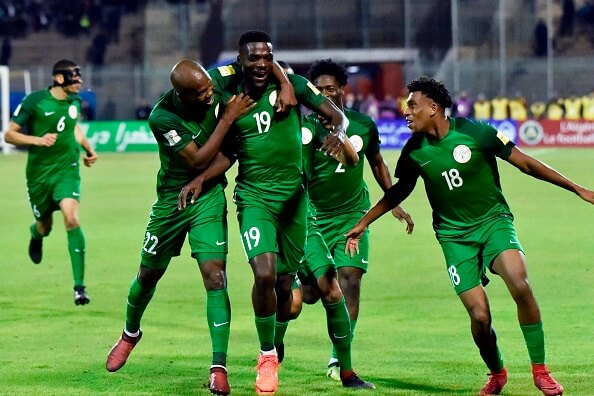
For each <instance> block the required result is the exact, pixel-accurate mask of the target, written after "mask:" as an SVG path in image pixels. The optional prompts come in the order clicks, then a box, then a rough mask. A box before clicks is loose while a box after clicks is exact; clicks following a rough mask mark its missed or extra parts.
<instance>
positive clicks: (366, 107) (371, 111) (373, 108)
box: [359, 92, 379, 120]
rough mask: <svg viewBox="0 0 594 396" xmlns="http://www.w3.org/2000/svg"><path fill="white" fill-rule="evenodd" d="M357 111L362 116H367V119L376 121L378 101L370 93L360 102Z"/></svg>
mask: <svg viewBox="0 0 594 396" xmlns="http://www.w3.org/2000/svg"><path fill="white" fill-rule="evenodd" d="M359 111H360V112H361V113H363V114H367V115H368V116H369V117H371V118H373V119H374V120H377V119H378V117H379V101H378V100H377V99H376V98H375V95H374V94H373V93H372V92H370V93H369V94H368V95H367V96H366V97H365V99H363V101H362V102H361V107H360V108H359Z"/></svg>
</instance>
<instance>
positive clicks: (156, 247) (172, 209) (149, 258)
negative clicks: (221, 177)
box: [140, 186, 228, 270]
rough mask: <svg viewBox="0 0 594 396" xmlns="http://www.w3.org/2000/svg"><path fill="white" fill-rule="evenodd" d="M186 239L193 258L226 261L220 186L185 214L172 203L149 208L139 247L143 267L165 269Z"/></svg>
mask: <svg viewBox="0 0 594 396" xmlns="http://www.w3.org/2000/svg"><path fill="white" fill-rule="evenodd" d="M186 235H188V240H189V242H190V249H191V252H192V257H194V258H195V259H196V260H198V262H199V263H202V262H204V261H206V260H225V259H226V257H227V237H228V235H227V200H226V199H225V194H224V192H223V188H222V187H221V186H216V187H214V188H213V189H212V190H211V191H210V192H209V193H208V194H206V195H204V196H202V197H200V198H199V199H198V200H197V201H196V202H195V203H194V204H193V205H188V206H187V207H186V208H185V209H184V210H178V209H177V203H176V202H175V201H171V200H167V202H164V201H159V200H157V202H155V203H154V204H153V206H152V208H151V213H150V216H149V222H148V224H147V226H146V231H145V237H144V243H143V245H142V251H141V259H140V262H141V264H142V265H144V266H146V267H149V268H154V269H163V270H164V269H166V268H167V266H168V265H169V262H170V261H171V258H172V257H175V256H179V255H180V252H181V249H182V247H183V244H184V241H185V240H186Z"/></svg>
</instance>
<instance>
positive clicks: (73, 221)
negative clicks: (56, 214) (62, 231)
mask: <svg viewBox="0 0 594 396" xmlns="http://www.w3.org/2000/svg"><path fill="white" fill-rule="evenodd" d="M64 225H65V226H66V229H67V230H74V229H75V228H78V227H80V222H79V221H78V218H77V217H76V216H70V215H69V216H64Z"/></svg>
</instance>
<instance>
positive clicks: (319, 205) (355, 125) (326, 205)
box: [303, 109, 380, 217]
mask: <svg viewBox="0 0 594 396" xmlns="http://www.w3.org/2000/svg"><path fill="white" fill-rule="evenodd" d="M344 114H345V115H346V117H347V118H348V120H349V126H348V128H347V130H346V134H347V136H348V138H349V140H350V141H351V143H352V144H353V146H354V147H355V150H357V153H359V156H360V157H363V156H362V154H365V156H366V157H369V158H372V157H375V155H376V154H377V153H379V150H380V140H379V133H378V130H377V127H376V125H375V122H373V120H372V119H371V117H368V116H366V115H364V114H361V113H359V112H356V111H353V110H350V109H345V110H344ZM303 128H304V130H303V136H304V138H303V144H304V150H307V152H308V153H309V156H310V158H311V163H308V161H309V159H308V158H306V159H305V160H304V167H305V168H306V174H307V176H308V183H309V184H308V191H309V198H310V200H311V202H312V204H313V205H314V206H315V207H316V209H317V212H318V216H321V217H323V216H331V215H333V214H336V213H346V212H360V211H366V210H369V207H370V206H371V203H370V200H369V191H368V189H367V185H366V184H365V181H364V180H363V168H364V167H365V161H363V160H361V161H359V163H358V164H357V165H354V166H345V165H342V164H341V163H340V162H338V161H336V159H334V158H332V157H330V156H328V155H326V154H325V153H323V152H322V151H319V150H315V148H318V147H319V146H320V145H321V141H322V139H323V138H324V136H325V135H326V134H327V133H328V132H327V130H326V128H324V126H322V124H321V123H320V122H319V121H318V117H317V116H316V115H315V114H312V115H310V116H308V117H306V121H305V122H304V123H303ZM310 128H311V131H310V130H309V129H310ZM310 133H311V136H312V137H311V139H309V137H308V136H309V134H310ZM308 140H311V141H312V142H313V147H311V148H309V149H305V147H306V146H312V144H310V143H309V142H308V143H307V144H306V142H307V141H308ZM304 152H306V151H304ZM308 168H309V169H308Z"/></svg>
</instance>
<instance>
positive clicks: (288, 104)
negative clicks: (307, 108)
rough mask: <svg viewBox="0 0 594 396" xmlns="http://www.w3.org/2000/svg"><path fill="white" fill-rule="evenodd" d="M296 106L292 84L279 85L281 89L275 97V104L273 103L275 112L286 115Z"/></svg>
mask: <svg viewBox="0 0 594 396" xmlns="http://www.w3.org/2000/svg"><path fill="white" fill-rule="evenodd" d="M298 104H299V103H298V102H297V97H295V90H294V89H293V84H281V89H280V91H279V93H278V96H277V97H276V102H275V103H274V107H276V112H277V113H286V112H287V111H289V110H291V108H293V107H295V106H297V105H298Z"/></svg>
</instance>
